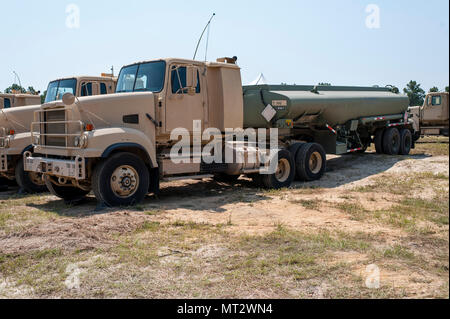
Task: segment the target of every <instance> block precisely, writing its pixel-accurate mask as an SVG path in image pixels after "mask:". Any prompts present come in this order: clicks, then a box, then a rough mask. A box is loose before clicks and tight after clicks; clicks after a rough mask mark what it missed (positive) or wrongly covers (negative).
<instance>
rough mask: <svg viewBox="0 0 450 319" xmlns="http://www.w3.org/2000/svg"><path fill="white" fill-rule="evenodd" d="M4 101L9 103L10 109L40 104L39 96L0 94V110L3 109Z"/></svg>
mask: <svg viewBox="0 0 450 319" xmlns="http://www.w3.org/2000/svg"><path fill="white" fill-rule="evenodd" d="M5 99H9V100H10V101H11V108H13V107H19V106H25V105H36V104H41V97H40V96H39V95H32V94H9V93H0V109H4V102H5Z"/></svg>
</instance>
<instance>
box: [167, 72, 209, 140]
mask: <svg viewBox="0 0 450 319" xmlns="http://www.w3.org/2000/svg"><path fill="white" fill-rule="evenodd" d="M192 71H193V72H194V73H193V74H195V73H196V74H197V80H196V82H197V85H196V86H195V87H194V88H195V90H194V88H191V89H189V88H188V87H187V78H188V76H189V74H188V72H192ZM191 77H192V75H191ZM203 78H204V77H203V76H202V75H201V73H200V69H199V68H197V67H192V66H189V67H188V66H187V65H181V64H172V65H170V67H169V81H168V88H167V90H166V92H167V93H166V94H167V95H166V111H165V117H166V121H165V128H166V133H168V134H170V132H171V131H172V130H174V129H176V128H184V129H187V130H188V131H190V132H192V130H193V121H194V120H199V121H201V124H202V127H204V104H205V98H204V96H205V90H204V79H203Z"/></svg>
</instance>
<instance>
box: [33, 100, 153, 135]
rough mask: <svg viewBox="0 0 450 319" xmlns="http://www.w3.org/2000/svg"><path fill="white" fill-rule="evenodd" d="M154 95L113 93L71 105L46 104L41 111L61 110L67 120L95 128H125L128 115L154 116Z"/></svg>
mask: <svg viewBox="0 0 450 319" xmlns="http://www.w3.org/2000/svg"><path fill="white" fill-rule="evenodd" d="M154 96H155V95H154V94H153V93H151V92H136V93H115V94H108V95H96V96H87V97H80V98H76V99H75V103H74V104H72V105H68V106H66V105H64V104H63V103H62V101H56V102H51V103H46V104H43V105H42V106H41V109H42V110H43V111H45V110H50V109H55V108H63V107H65V108H66V110H67V111H68V114H67V120H71V121H74V120H75V121H78V120H81V121H82V122H84V123H85V124H86V123H91V124H94V127H95V128H96V129H97V128H106V127H122V126H126V125H125V124H124V122H123V117H124V116H126V115H130V114H139V113H141V114H145V113H151V114H154V106H155V104H154Z"/></svg>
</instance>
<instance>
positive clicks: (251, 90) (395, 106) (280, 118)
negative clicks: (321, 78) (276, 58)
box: [243, 85, 414, 155]
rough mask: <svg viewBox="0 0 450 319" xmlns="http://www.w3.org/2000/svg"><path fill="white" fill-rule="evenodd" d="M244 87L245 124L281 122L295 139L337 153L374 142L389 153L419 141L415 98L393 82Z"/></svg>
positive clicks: (275, 124) (282, 129)
mask: <svg viewBox="0 0 450 319" xmlns="http://www.w3.org/2000/svg"><path fill="white" fill-rule="evenodd" d="M243 92H244V126H245V127H266V128H278V129H279V134H280V135H282V136H284V138H285V140H287V141H289V143H291V144H292V143H293V142H294V141H296V140H299V141H304V142H308V143H317V144H319V145H320V146H322V148H323V149H324V151H325V152H326V153H328V154H337V155H341V154H346V153H352V152H362V153H363V152H365V151H366V149H367V148H368V147H369V146H370V145H371V143H374V144H375V147H376V151H377V153H380V154H381V153H383V154H388V155H398V154H401V155H406V154H408V153H409V152H410V149H411V148H412V147H414V145H413V140H412V131H413V128H412V120H410V119H409V115H408V113H407V110H408V104H409V99H408V97H407V96H406V95H402V94H399V93H394V92H393V90H392V89H391V88H390V87H385V88H380V87H350V86H299V85H257V86H245V87H244V88H243ZM302 145H303V146H304V145H305V144H304V143H303V144H301V143H300V145H298V144H297V145H296V146H295V148H302V147H303V146H302ZM298 151H299V150H296V151H295V152H296V153H297V154H298Z"/></svg>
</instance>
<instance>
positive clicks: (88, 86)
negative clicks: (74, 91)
mask: <svg viewBox="0 0 450 319" xmlns="http://www.w3.org/2000/svg"><path fill="white" fill-rule="evenodd" d="M91 95H92V83H91V82H83V83H81V96H91Z"/></svg>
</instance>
